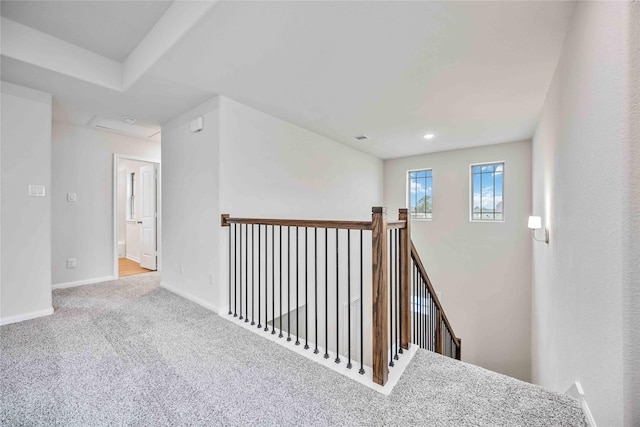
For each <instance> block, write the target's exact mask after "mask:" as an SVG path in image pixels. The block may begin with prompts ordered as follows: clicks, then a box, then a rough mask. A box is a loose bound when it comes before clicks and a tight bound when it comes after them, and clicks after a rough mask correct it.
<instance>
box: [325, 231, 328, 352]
mask: <svg viewBox="0 0 640 427" xmlns="http://www.w3.org/2000/svg"><path fill="white" fill-rule="evenodd" d="M324 358H325V359H328V358H329V229H328V228H325V229H324Z"/></svg>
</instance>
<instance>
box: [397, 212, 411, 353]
mask: <svg viewBox="0 0 640 427" xmlns="http://www.w3.org/2000/svg"><path fill="white" fill-rule="evenodd" d="M398 219H399V220H400V221H405V222H406V226H405V228H401V229H400V295H401V299H400V316H401V317H400V319H401V320H400V345H401V346H402V348H404V349H405V350H408V349H409V342H410V341H411V222H410V221H409V211H408V209H407V208H401V209H400V210H399V212H398Z"/></svg>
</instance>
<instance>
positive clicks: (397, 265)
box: [393, 229, 402, 360]
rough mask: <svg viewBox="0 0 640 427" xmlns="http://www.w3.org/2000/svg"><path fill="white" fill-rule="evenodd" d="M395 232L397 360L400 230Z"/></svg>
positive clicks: (398, 349) (396, 356)
mask: <svg viewBox="0 0 640 427" xmlns="http://www.w3.org/2000/svg"><path fill="white" fill-rule="evenodd" d="M394 234H395V244H396V247H395V256H394V257H393V258H394V260H395V263H396V282H395V297H396V354H395V355H394V356H393V358H394V359H396V360H398V353H399V352H400V353H401V352H402V349H400V335H399V330H398V323H399V322H400V319H401V317H400V307H401V305H400V299H399V298H398V295H399V291H400V274H399V272H398V270H399V269H398V267H399V264H398V260H399V259H400V251H399V250H398V248H399V246H398V234H400V230H398V229H396V230H395V231H394Z"/></svg>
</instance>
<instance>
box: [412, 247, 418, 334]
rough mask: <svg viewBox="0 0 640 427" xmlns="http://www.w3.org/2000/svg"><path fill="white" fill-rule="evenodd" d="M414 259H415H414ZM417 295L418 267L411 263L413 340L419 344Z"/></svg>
mask: <svg viewBox="0 0 640 427" xmlns="http://www.w3.org/2000/svg"><path fill="white" fill-rule="evenodd" d="M412 261H413V260H412ZM415 295H416V267H415V265H414V264H413V262H412V263H411V332H412V333H411V338H412V339H411V342H412V343H413V344H417V343H418V341H417V340H416V337H417V334H416V304H415Z"/></svg>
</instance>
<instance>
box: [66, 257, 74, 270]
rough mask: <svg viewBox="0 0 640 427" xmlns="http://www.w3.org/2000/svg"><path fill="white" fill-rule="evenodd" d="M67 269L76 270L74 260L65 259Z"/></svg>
mask: <svg viewBox="0 0 640 427" xmlns="http://www.w3.org/2000/svg"><path fill="white" fill-rule="evenodd" d="M67 268H76V259H75V258H68V259H67Z"/></svg>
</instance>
